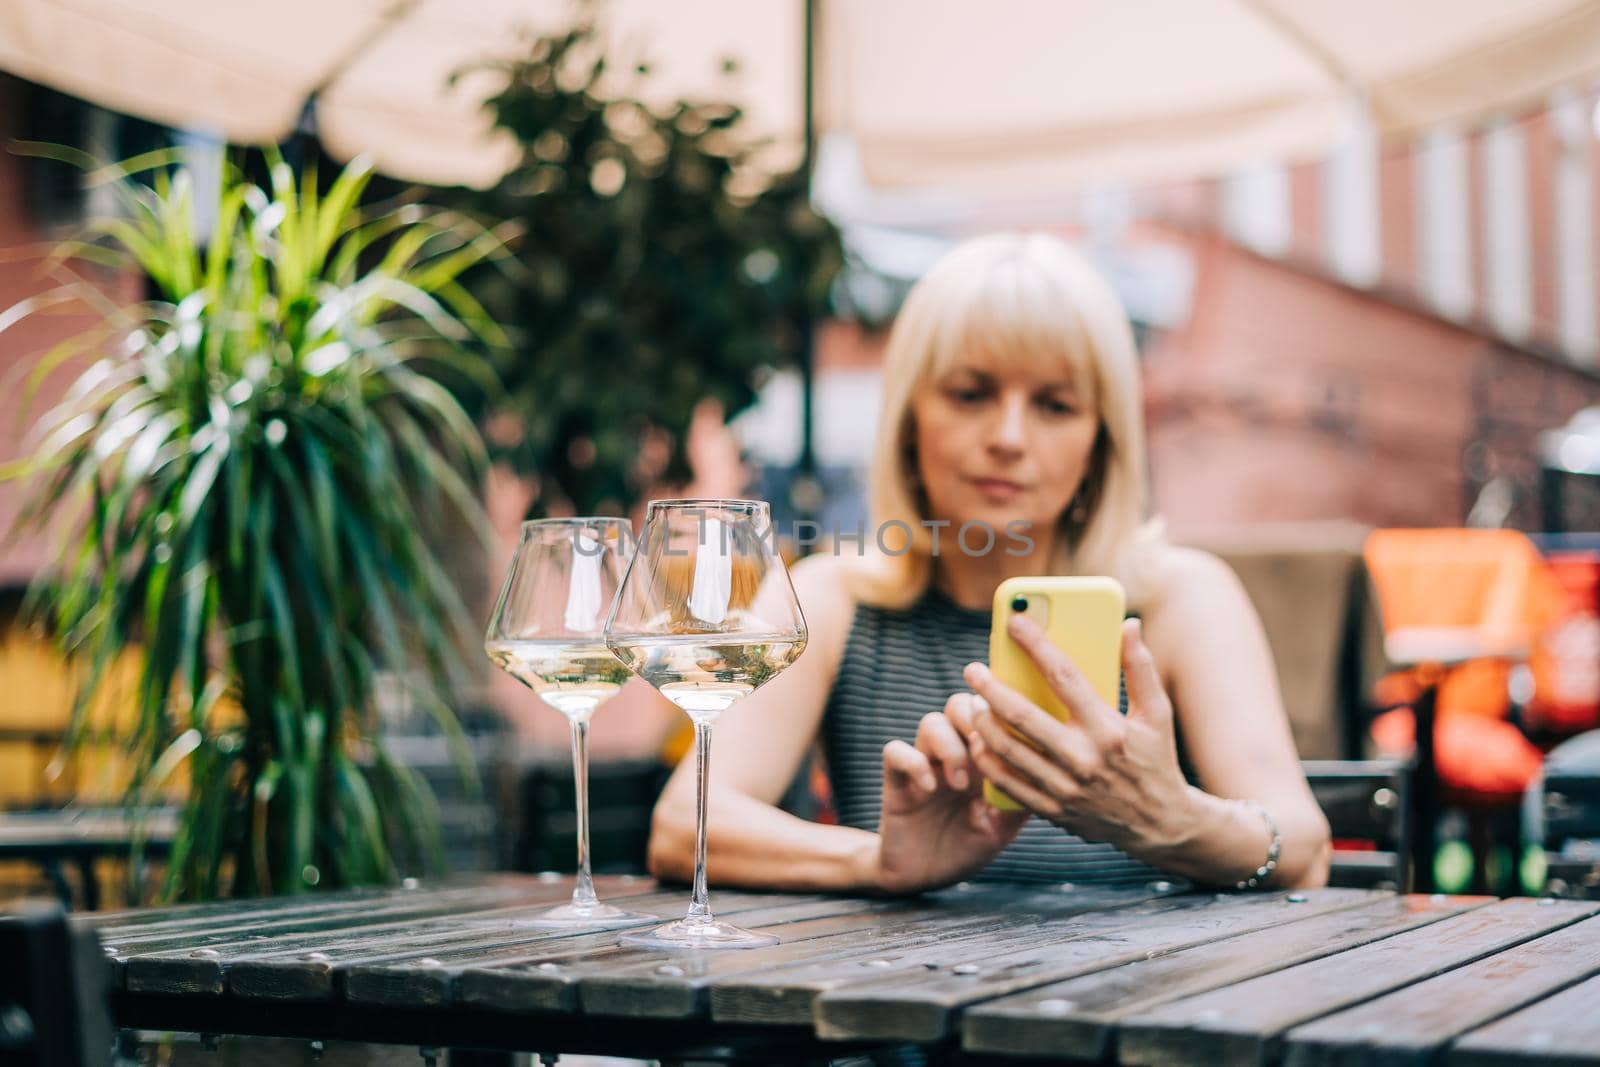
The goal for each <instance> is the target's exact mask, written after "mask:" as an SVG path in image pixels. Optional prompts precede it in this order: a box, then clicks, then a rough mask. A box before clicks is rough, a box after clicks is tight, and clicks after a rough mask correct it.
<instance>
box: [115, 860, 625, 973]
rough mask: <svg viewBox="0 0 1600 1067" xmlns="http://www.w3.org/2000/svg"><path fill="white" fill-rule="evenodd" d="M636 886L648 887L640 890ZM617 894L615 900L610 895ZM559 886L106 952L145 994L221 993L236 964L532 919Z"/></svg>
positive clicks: (436, 898) (562, 893)
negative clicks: (496, 918) (492, 921)
mask: <svg viewBox="0 0 1600 1067" xmlns="http://www.w3.org/2000/svg"><path fill="white" fill-rule="evenodd" d="M639 888H641V889H645V888H648V885H642V886H640V887H639ZM613 895H615V894H613ZM568 896H569V892H568V891H567V889H566V887H564V886H562V885H560V884H530V885H526V886H522V887H518V888H512V889H507V888H499V889H496V890H495V891H494V892H493V893H492V894H489V895H483V894H480V895H478V896H462V897H458V896H456V895H455V894H450V893H440V894H429V895H425V896H421V897H418V898H417V899H416V900H414V901H408V902H405V903H401V904H393V905H389V906H385V907H380V908H372V909H370V910H368V911H365V912H362V913H360V914H359V916H341V917H339V918H337V919H329V918H327V917H324V916H318V917H314V918H313V919H310V920H300V919H295V920H282V921H276V922H269V923H263V924H260V925H259V926H255V927H249V928H238V927H229V928H224V929H220V930H216V931H214V932H211V933H206V934H200V935H196V936H191V937H187V938H172V937H165V936H163V937H162V938H161V939H160V940H158V941H154V942H149V943H146V942H143V940H142V939H140V940H138V941H136V942H135V943H133V944H131V945H130V944H128V943H126V942H113V943H112V944H110V945H109V946H108V953H114V954H115V955H114V957H113V958H121V959H123V960H124V961H125V963H124V966H123V979H122V981H123V985H124V986H125V987H126V988H128V989H131V990H135V991H138V992H144V993H188V994H197V993H198V994H211V995H220V994H221V993H222V991H223V989H224V988H225V980H224V976H225V973H226V971H227V969H228V967H229V966H230V965H232V964H233V963H235V962H237V961H239V960H244V959H251V958H255V957H257V956H263V955H270V954H285V953H306V952H313V951H317V950H319V949H320V948H323V947H324V946H327V945H329V944H331V943H333V942H334V941H336V940H349V939H352V938H363V937H382V936H388V935H390V934H392V933H394V932H396V931H405V932H409V933H410V934H412V935H419V934H420V933H421V932H422V931H423V930H429V929H432V930H439V929H444V930H449V929H459V928H461V927H462V926H463V925H466V926H467V927H468V928H471V924H472V923H474V922H481V921H483V919H482V917H483V916H493V915H496V914H506V913H510V914H527V913H530V912H532V911H537V910H540V909H541V908H544V907H548V906H550V905H552V904H558V903H560V902H562V901H564V900H566V899H568Z"/></svg>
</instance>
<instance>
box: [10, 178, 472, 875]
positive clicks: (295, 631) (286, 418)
mask: <svg viewBox="0 0 1600 1067" xmlns="http://www.w3.org/2000/svg"><path fill="white" fill-rule="evenodd" d="M57 154H58V155H66V153H60V152H58V153H57ZM74 161H77V162H82V160H74ZM258 169H264V172H265V174H266V180H264V181H260V182H257V181H252V180H250V179H248V178H247V177H245V176H244V175H243V174H242V173H240V172H239V171H238V170H237V169H234V168H231V167H230V168H228V169H227V172H226V173H225V175H224V177H223V178H222V181H221V188H220V190H218V193H217V200H216V218H215V224H214V227H213V228H212V233H211V236H210V239H209V242H208V244H207V245H206V246H205V247H202V246H201V242H200V241H199V240H198V239H197V235H196V221H195V219H196V212H195V203H196V199H197V192H196V190H195V188H194V186H193V183H192V180H191V177H190V174H189V172H188V171H187V170H186V169H184V168H183V167H181V166H175V165H174V159H173V157H172V156H171V155H170V154H167V155H160V156H157V157H156V158H154V159H147V160H144V161H143V163H142V165H140V166H139V167H137V168H135V167H133V166H131V165H130V166H124V167H120V168H109V169H107V168H102V169H101V170H100V171H98V172H97V176H98V177H99V178H100V179H102V180H109V181H111V182H113V184H114V185H115V186H116V188H117V190H118V192H119V195H120V198H121V203H122V206H123V210H122V212H120V213H119V215H118V216H117V217H115V218H111V219H107V220H102V221H100V222H98V223H95V224H93V225H92V227H91V230H92V232H91V233H90V234H89V235H88V236H87V237H86V238H85V239H83V240H79V241H74V242H70V243H69V244H68V245H66V246H64V248H63V251H62V252H61V253H60V254H59V256H58V257H57V260H56V263H55V265H56V267H57V269H59V270H63V271H65V272H66V276H67V281H66V283H65V287H64V288H63V289H62V290H60V291H57V292H56V293H53V294H47V295H46V296H45V297H43V298H39V300H40V302H41V303H42V304H48V303H59V302H61V301H63V300H85V301H95V302H97V306H98V307H100V308H101V310H102V311H103V321H101V322H100V323H99V324H98V325H97V326H95V327H94V328H92V329H91V330H90V331H89V332H88V333H86V334H85V335H84V336H82V337H80V338H76V339H75V340H74V341H72V342H69V343H67V344H64V345H62V346H58V348H57V349H56V350H55V351H54V352H52V353H51V354H50V355H47V356H46V357H45V358H44V360H43V361H42V362H41V364H40V366H39V368H38V370H37V371H36V376H42V375H44V374H47V373H49V372H50V371H51V369H52V367H53V366H54V364H55V363H57V362H59V361H61V360H63V359H66V358H69V357H70V356H72V355H74V354H79V353H83V352H89V353H92V354H93V359H92V362H89V363H88V365H87V368H86V369H84V370H83V371H82V373H81V374H79V376H78V377H77V379H76V381H75V383H74V385H73V387H72V388H71V390H70V391H69V393H68V395H67V397H66V399H65V400H64V401H63V402H62V403H61V404H60V405H59V406H57V407H56V408H55V409H54V410H52V411H51V412H49V413H48V414H46V415H45V416H44V417H43V418H42V419H41V421H40V424H39V426H38V427H37V430H36V432H37V434H38V437H37V444H36V446H35V447H34V448H33V449H32V451H31V454H30V455H29V456H28V457H27V458H26V459H25V460H23V461H21V462H19V463H17V464H14V465H12V466H11V467H10V468H9V469H6V470H4V471H3V472H0V476H3V477H6V478H28V479H30V481H31V484H30V487H29V494H30V495H29V502H28V505H27V507H26V509H25V511H24V514H23V519H22V522H23V523H25V524H31V525H32V526H34V527H36V528H42V527H46V526H48V527H49V528H50V529H52V530H55V531H58V534H57V536H62V537H63V539H62V541H61V544H62V548H61V551H60V555H59V558H58V561H57V566H55V567H54V568H53V572H52V573H49V574H47V575H44V576H41V581H40V583H39V584H38V585H37V586H36V596H35V604H36V606H37V608H38V609H40V613H41V614H42V616H43V617H45V618H47V619H48V621H49V622H50V624H51V629H52V631H53V633H54V634H55V635H56V639H57V640H58V641H59V642H60V645H61V647H62V649H63V650H64V652H66V653H67V654H68V655H69V656H70V657H71V658H72V659H73V660H76V661H79V662H81V663H83V664H85V665H86V666H85V678H86V683H85V684H84V685H83V686H82V688H81V691H80V694H79V698H78V702H77V711H76V713H75V716H74V718H75V721H78V720H81V717H82V714H81V713H82V709H83V707H84V706H86V705H87V703H88V701H89V700H90V699H91V698H92V697H93V696H94V693H95V691H96V689H97V688H98V687H99V686H101V685H102V684H103V683H104V680H105V679H106V677H107V668H108V666H109V665H110V664H112V663H113V662H114V661H115V660H117V659H118V658H119V657H121V656H124V655H126V654H127V652H128V650H130V649H132V650H134V652H135V654H136V656H137V657H138V658H139V660H140V661H141V663H142V666H141V669H140V671H139V679H138V685H137V686H136V693H135V695H134V696H133V700H134V702H135V703H136V710H137V725H136V727H135V728H134V731H133V735H132V736H131V737H130V738H129V739H128V753H127V758H128V760H129V762H130V764H131V771H132V786H131V799H132V801H133V802H134V803H139V804H143V803H147V802H149V801H150V800H151V799H152V798H153V797H155V796H156V795H158V793H159V792H160V791H162V790H164V789H166V788H167V787H168V786H169V785H170V784H171V783H172V782H173V781H178V780H182V779H184V778H186V780H187V789H186V791H185V792H184V793H183V799H182V801H181V805H182V806H181V812H180V815H179V829H178V834H177V838H176V842H175V844H174V847H173V851H172V854H171V856H170V859H169V862H168V866H167V871H166V878H165V882H164V885H163V888H162V893H161V895H162V897H163V898H164V899H202V898H208V897H215V896H226V895H231V894H233V895H236V894H246V893H292V892H296V891H300V890H304V889H307V888H310V887H312V886H319V885H320V886H325V887H327V886H347V885H352V884H358V883H365V882H375V881H383V880H386V879H390V878H393V877H394V876H396V874H398V873H400V872H401V871H402V870H404V869H409V867H410V865H414V864H417V863H419V862H422V861H425V860H426V858H427V857H428V856H430V855H434V854H436V853H437V847H438V819H437V811H436V806H435V805H434V804H433V802H432V798H431V794H430V793H429V791H428V788H427V786H426V784H425V783H424V782H423V781H422V780H421V779H420V776H419V775H417V774H416V773H415V772H414V771H412V770H410V769H408V768H407V767H405V766H402V765H399V764H398V763H396V762H395V761H393V760H391V759H390V758H388V756H386V754H385V752H384V748H383V746H382V744H381V743H380V742H381V737H380V734H381V724H380V722H379V721H378V716H377V715H376V713H375V711H374V700H373V697H374V693H375V691H376V689H377V688H378V687H380V686H387V685H392V684H394V682H395V680H396V679H398V680H400V682H401V683H402V684H405V685H407V686H409V688H410V689H411V691H412V693H413V694H414V697H415V698H416V699H417V700H420V701H423V702H425V703H426V704H427V705H428V706H430V707H431V708H433V709H434V710H435V712H436V713H437V717H438V719H439V721H440V722H441V723H442V724H443V725H444V726H445V727H446V728H447V729H448V730H453V731H455V732H456V734H457V735H459V728H458V727H456V726H455V725H454V719H453V717H452V715H451V713H450V711H449V709H448V708H447V707H446V706H445V701H444V700H443V699H441V690H443V691H444V692H448V691H449V687H451V686H452V685H456V684H458V683H459V682H461V680H462V679H463V678H464V677H465V676H464V674H463V673H462V672H463V671H464V670H465V661H464V659H463V657H462V652H463V651H464V649H465V647H466V644H465V641H466V638H465V634H466V633H467V632H469V631H471V630H473V629H475V627H473V626H472V625H470V623H469V621H468V620H467V619H466V618H465V612H464V611H463V609H462V607H461V600H460V597H459V596H458V594H457V591H456V589H454V588H453V587H452V585H451V583H450V582H449V581H448V580H447V579H446V577H445V571H444V568H443V567H442V565H441V560H440V558H439V556H438V553H437V551H436V549H435V548H434V546H433V545H431V544H430V541H429V539H428V538H427V537H426V536H425V532H426V531H427V530H428V529H429V528H430V526H433V525H434V520H435V518H436V517H437V516H438V515H439V514H441V513H444V512H447V511H449V510H450V509H454V510H455V511H456V512H458V513H460V514H462V515H466V516H469V517H472V519H473V521H474V523H475V524H476V523H478V522H480V521H481V520H480V519H479V518H478V516H479V503H478V499H477V488H476V486H477V481H478V477H479V475H480V473H481V470H482V468H483V465H484V452H483V448H482V445H481V442H480V440H479V437H478V435H477V432H476V430H475V429H474V428H473V425H472V422H471V420H470V419H469V418H468V417H467V416H466V415H465V413H464V412H463V410H462V409H461V408H460V407H459V406H458V404H457V402H456V401H455V400H454V399H452V397H451V396H450V395H449V393H448V392H447V391H446V390H444V389H443V388H441V387H440V386H439V385H438V384H437V383H436V382H435V381H434V380H432V379H431V378H429V377H427V376H424V375H423V374H420V373H418V370H417V369H416V365H415V364H416V361H417V360H420V359H428V360H430V361H440V360H449V359H451V358H454V357H455V356H457V355H459V353H460V352H461V350H462V346H464V345H469V344H475V343H478V342H491V343H494V342H498V341H499V340H500V338H499V334H498V330H497V329H496V327H495V326H494V324H493V323H492V322H491V321H490V320H489V319H488V317H487V316H486V315H485V314H484V313H483V311H482V309H481V308H480V307H479V306H478V304H477V303H476V302H475V301H474V300H473V298H472V297H471V296H469V295H468V294H467V293H466V291H465V290H463V289H462V288H461V287H460V285H459V284H458V282H457V276H458V275H459V274H460V273H461V272H462V271H463V270H464V269H466V268H467V267H469V266H472V265H474V264H477V263H480V262H482V261H484V260H485V259H492V258H495V257H497V256H500V255H501V254H502V249H503V246H502V244H501V242H500V241H499V240H498V238H497V237H496V236H495V235H494V234H493V233H491V232H488V231H486V230H484V229H483V228H482V227H479V226H476V225H474V224H471V223H470V222H468V221H467V220H465V219H464V218H462V217H460V216H458V215H454V214H451V213H447V212H441V211H431V210H427V209H424V208H421V207H419V206H417V205H415V204H411V203H404V204H399V205H389V206H387V207H386V208H383V209H378V210H374V209H370V208H367V207H364V206H363V204H362V197H363V191H364V189H365V188H366V186H367V182H368V178H369V170H368V169H367V168H366V167H365V166H363V165H360V164H359V163H358V164H352V165H351V166H350V167H349V168H347V169H345V170H344V171H343V172H342V173H341V174H339V175H338V177H337V179H336V180H334V181H332V182H331V183H329V184H328V186H327V188H326V190H325V191H324V190H322V189H320V188H319V185H318V183H317V181H316V177H315V174H314V173H311V174H307V175H306V176H304V177H303V178H300V179H297V177H296V176H295V174H294V172H293V171H292V169H291V168H290V167H289V166H287V165H286V164H285V163H284V162H283V160H282V159H281V157H279V156H277V155H276V154H269V155H268V156H267V157H266V158H265V159H264V160H263V161H262V166H261V167H259V168H258ZM136 174H146V175H150V178H149V179H148V180H143V181H141V180H137V178H136ZM84 260H88V261H94V262H100V263H106V264H110V265H113V266H117V267H122V268H132V269H134V270H136V271H138V272H140V273H141V274H142V275H143V276H144V277H145V278H146V279H148V282H147V292H148V294H149V298H148V299H146V300H144V301H143V302H140V303H137V304H134V305H132V306H112V305H110V304H109V303H108V302H107V301H106V300H105V298H104V297H103V296H101V295H100V294H99V291H98V290H97V289H96V288H95V287H94V286H93V285H91V284H89V282H88V280H87V279H86V278H85V277H84V276H83V275H82V274H81V273H79V272H78V271H76V270H74V269H72V268H73V264H74V262H75V261H84ZM30 310H36V308H29V307H19V308H16V309H13V311H12V313H8V314H6V315H0V328H3V326H4V324H5V323H6V322H7V320H8V319H15V318H16V317H18V316H20V315H21V314H23V313H26V312H28V311H30ZM63 535H65V536H63ZM175 776H176V777H175Z"/></svg>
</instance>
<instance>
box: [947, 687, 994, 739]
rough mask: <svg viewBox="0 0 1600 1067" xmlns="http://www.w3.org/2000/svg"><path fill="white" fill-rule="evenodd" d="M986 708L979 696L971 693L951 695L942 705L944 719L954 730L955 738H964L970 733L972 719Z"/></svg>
mask: <svg viewBox="0 0 1600 1067" xmlns="http://www.w3.org/2000/svg"><path fill="white" fill-rule="evenodd" d="M986 707H988V705H987V704H985V703H984V700H983V698H982V697H980V696H974V695H973V694H972V693H952V694H951V695H950V699H949V700H947V701H945V703H944V717H945V718H946V719H949V720H950V725H952V726H954V727H955V728H956V734H957V736H959V737H966V736H967V735H968V734H970V733H971V732H972V717H973V716H974V715H976V714H977V713H978V712H979V711H981V710H983V709H984V708H986Z"/></svg>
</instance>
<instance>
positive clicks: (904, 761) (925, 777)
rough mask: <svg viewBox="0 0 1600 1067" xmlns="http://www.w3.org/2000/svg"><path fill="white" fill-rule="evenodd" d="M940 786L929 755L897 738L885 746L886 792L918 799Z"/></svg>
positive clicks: (884, 776) (884, 782) (884, 780)
mask: <svg viewBox="0 0 1600 1067" xmlns="http://www.w3.org/2000/svg"><path fill="white" fill-rule="evenodd" d="M938 788H939V780H938V779H937V778H935V777H934V774H933V766H932V765H931V764H930V763H929V762H928V757H926V756H924V755H923V754H922V753H920V752H918V751H917V750H916V749H914V748H912V747H911V746H910V745H908V744H906V743H905V742H904V741H901V740H899V739H898V738H896V739H895V740H893V741H890V742H889V743H888V744H886V745H884V746H883V789H884V792H885V793H894V794H895V795H897V796H903V797H907V798H909V799H913V800H917V799H921V798H923V797H926V796H928V795H929V794H930V793H932V792H933V791H934V790H936V789H938Z"/></svg>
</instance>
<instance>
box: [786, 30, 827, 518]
mask: <svg viewBox="0 0 1600 1067" xmlns="http://www.w3.org/2000/svg"><path fill="white" fill-rule="evenodd" d="M801 2H802V4H803V5H804V8H803V10H804V21H805V32H804V35H803V38H802V39H803V41H804V48H805V56H804V62H803V63H802V64H801V70H802V74H801V77H802V84H801V97H800V101H801V116H802V119H801V121H802V127H801V133H802V137H803V149H802V150H803V154H802V156H801V162H800V174H801V179H802V181H803V183H804V186H805V192H806V199H807V200H808V201H809V200H810V198H811V179H812V172H813V171H814V170H815V166H816V151H817V128H816V92H817V82H816V65H817V8H818V5H819V3H820V0H801ZM795 332H796V336H797V338H798V343H799V353H798V355H799V363H800V455H799V459H798V460H797V462H796V464H795V472H794V477H793V478H792V479H791V480H790V483H789V505H790V507H791V508H792V509H793V510H794V517H795V519H796V520H798V521H801V522H814V521H816V518H817V514H818V512H820V511H821V508H822V485H821V483H820V481H819V480H818V478H817V453H816V436H815V423H816V419H815V414H814V410H815V402H816V322H815V321H814V320H813V317H812V316H811V314H810V313H809V312H802V313H801V316H800V319H799V321H798V322H796V323H795Z"/></svg>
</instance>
